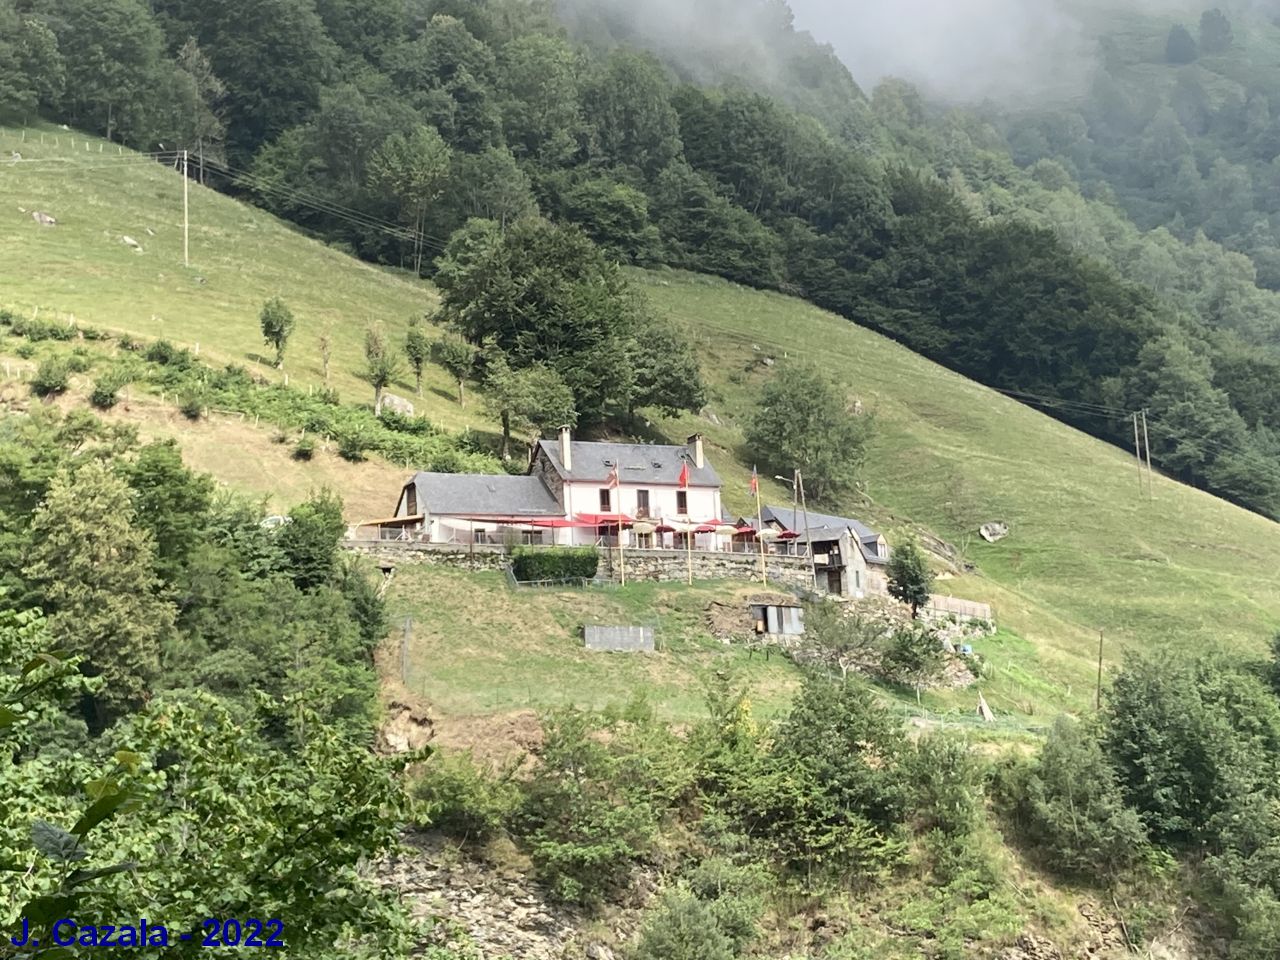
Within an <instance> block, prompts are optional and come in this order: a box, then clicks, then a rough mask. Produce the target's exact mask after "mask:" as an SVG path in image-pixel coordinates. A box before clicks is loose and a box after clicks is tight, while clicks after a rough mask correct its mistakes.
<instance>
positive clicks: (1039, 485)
mask: <svg viewBox="0 0 1280 960" xmlns="http://www.w3.org/2000/svg"><path fill="white" fill-rule="evenodd" d="M24 136H25V139H24ZM41 136H43V138H44V143H43V144H41V143H39V139H40V137H41ZM55 138H57V141H58V142H57V143H56V144H55V143H53V140H54V139H55ZM70 138H74V139H73V140H72V139H70ZM86 143H87V144H88V145H89V148H88V149H87V150H85V149H84V144H86ZM73 144H74V145H73ZM98 145H99V142H98V141H94V140H86V139H85V138H83V137H82V136H81V135H80V134H68V133H66V132H65V131H56V132H55V131H54V130H53V129H52V128H47V129H45V130H43V131H32V130H28V131H26V132H25V134H24V133H23V131H20V130H14V129H5V130H0V156H7V155H9V153H10V152H12V151H18V152H21V153H22V155H23V158H24V160H25V159H28V158H30V159H37V160H41V159H43V160H49V161H51V162H49V163H29V164H28V163H21V164H19V163H13V162H12V161H9V162H5V161H0V217H3V222H4V224H5V226H4V228H3V230H0V290H3V295H2V297H0V299H2V300H3V305H5V306H7V307H9V308H11V309H17V310H19V311H27V310H30V311H35V310H37V309H38V310H39V311H40V312H41V315H45V316H47V315H49V314H53V315H55V316H59V317H63V318H70V317H71V316H74V317H75V318H76V319H77V321H79V322H81V323H85V324H91V325H94V326H98V327H102V328H104V329H107V330H111V331H114V332H117V333H120V334H128V335H131V336H139V337H147V338H151V337H166V338H169V339H171V340H173V341H174V342H176V343H178V344H181V345H184V346H188V347H192V348H194V346H195V345H196V344H197V343H198V344H199V345H200V351H201V358H202V359H204V360H206V361H209V362H213V363H237V364H243V365H248V366H250V367H251V368H252V369H254V370H255V371H256V372H259V373H261V374H262V375H263V376H266V377H281V376H282V374H281V373H280V372H278V371H274V370H272V369H271V368H270V366H269V365H268V364H266V363H264V362H263V361H262V360H261V357H262V355H263V353H264V352H265V349H266V348H265V347H264V345H263V344H262V340H261V335H260V332H259V330H258V322H257V311H258V309H259V308H260V305H261V303H262V302H263V301H264V300H265V299H267V298H268V297H270V296H273V295H280V296H282V297H283V298H284V299H285V300H286V301H287V302H288V303H289V304H290V305H291V306H292V307H293V309H294V311H295V313H296V314H297V316H298V328H297V331H296V332H295V334H294V336H293V338H292V340H291V341H290V346H289V351H288V354H287V358H286V371H285V372H287V373H288V375H289V377H290V380H291V383H292V384H294V385H296V386H298V387H299V388H304V389H315V388H317V387H318V386H320V385H321V383H322V375H321V370H320V356H319V343H318V337H319V335H320V331H322V330H324V329H326V328H328V329H330V330H331V331H332V335H333V337H334V350H333V362H332V375H333V383H334V385H335V386H336V387H337V388H338V389H339V391H340V392H341V394H342V396H343V397H344V399H346V400H348V401H352V402H361V403H367V402H368V400H369V394H370V390H369V388H368V386H367V385H366V384H364V383H363V381H361V380H360V378H359V371H360V368H361V366H362V363H363V358H362V347H361V344H362V338H363V333H364V330H365V328H366V326H367V325H368V324H369V323H370V322H372V321H374V320H378V321H381V322H383V323H384V324H385V326H386V328H387V330H388V332H389V335H391V336H392V337H396V338H398V337H399V336H401V335H402V334H403V330H404V325H405V323H406V322H407V320H408V318H409V317H410V316H413V315H415V314H421V313H423V312H425V311H427V310H429V309H430V308H431V306H432V305H433V303H434V294H433V291H432V289H431V287H430V285H429V284H426V283H422V282H417V281H415V280H413V279H412V278H408V277H406V276H405V275H403V274H401V273H398V272H394V271H389V270H385V269H381V268H378V267H375V266H371V265H368V264H364V263H361V262H358V261H356V260H354V259H352V258H350V257H348V256H346V255H345V254H343V253H341V252H339V251H337V250H333V249H330V248H328V247H326V246H324V245H323V244H321V243H318V242H316V241H314V240H311V239H309V238H306V237H304V236H301V235H299V233H298V232H297V231H296V230H294V229H292V228H290V227H288V226H286V225H285V224H283V223H282V222H280V221H278V220H276V219H275V218H273V217H271V216H269V215H267V214H265V213H263V212H261V211H258V210H255V209H253V208H251V207H248V206H245V205H242V204H239V203H237V202H236V201H234V200H232V199H229V198H227V197H224V196H221V195H218V194H216V193H214V192H213V191H210V190H206V189H203V188H201V187H199V186H197V185H192V187H191V210H192V233H191V249H192V261H193V266H192V268H191V270H189V271H188V270H184V269H183V267H182V263H181V233H180V216H181V180H180V179H179V177H178V176H177V175H176V173H175V172H174V171H172V170H169V169H166V168H164V167H162V166H160V165H157V164H150V163H134V162H127V158H128V155H127V154H117V156H119V157H121V158H123V159H121V160H120V161H111V160H110V159H109V158H110V153H109V150H111V149H115V148H108V147H104V148H103V149H102V151H99V150H98ZM86 157H87V158H88V159H87V160H86V159H85V158H86ZM32 210H41V211H43V212H48V213H50V214H51V215H53V216H55V217H56V218H57V219H58V221H59V223H58V226H56V227H53V228H46V227H41V226H39V225H38V224H36V223H35V222H34V221H33V220H32V218H31V216H30V211H32ZM22 211H27V212H25V213H24V212H22ZM148 231H150V232H148ZM152 234H154V236H153V235H152ZM121 236H130V237H134V238H135V239H137V240H138V241H139V242H140V243H141V244H142V246H143V252H142V253H137V252H135V251H134V250H132V249H131V248H129V247H128V246H126V245H125V244H124V243H123V242H122V241H121V240H120V237H121ZM629 275H630V276H631V278H632V279H633V281H634V282H635V283H636V285H637V287H638V288H640V289H641V290H642V291H643V292H644V293H645V295H646V296H647V297H648V298H649V301H650V302H651V303H652V305H653V307H654V309H655V311H656V312H657V313H659V314H661V315H663V316H668V317H670V318H672V319H674V320H675V321H676V322H677V323H679V324H680V325H681V326H683V327H684V328H685V329H686V330H687V331H688V333H689V335H690V336H691V337H692V339H693V341H694V343H695V346H696V348H697V351H698V355H699V358H700V360H701V363H702V369H703V373H704V376H705V377H706V378H707V380H708V381H709V383H710V384H711V387H712V389H711V400H710V402H709V404H708V406H707V408H706V409H705V410H704V411H703V412H702V414H701V415H700V416H692V415H689V416H684V417H681V418H677V419H674V420H665V419H661V418H657V419H654V420H653V421H652V422H651V424H650V429H649V433H650V435H651V436H652V438H653V439H668V440H680V439H683V438H684V437H685V436H687V435H688V434H691V433H694V432H702V433H705V434H706V435H707V438H708V441H709V443H710V445H711V456H712V458H713V461H714V462H715V463H716V465H717V467H718V468H719V469H720V472H721V473H722V475H723V476H724V478H725V482H726V486H725V501H726V503H727V504H728V505H729V506H730V507H731V508H732V509H734V510H737V511H739V512H742V513H749V512H751V511H752V510H753V509H754V507H753V503H752V500H751V498H750V495H749V493H748V490H747V478H748V476H749V474H750V470H751V466H752V464H753V462H754V461H755V459H756V457H755V456H754V455H753V453H752V452H751V451H748V450H745V449H743V448H742V432H741V424H742V418H743V416H744V414H745V413H746V412H747V411H748V410H749V409H750V407H751V405H752V403H753V402H754V398H755V396H756V395H757V393H758V391H759V389H760V386H761V385H762V384H763V382H764V381H765V379H766V378H767V377H768V376H769V373H770V370H771V369H773V366H771V363H772V364H773V365H775V366H776V364H777V363H785V362H787V361H789V360H797V359H798V360H804V361H808V362H812V363H815V364H817V365H819V366H821V367H822V368H824V369H825V370H827V371H828V372H829V373H830V374H831V375H833V376H835V377H837V378H838V379H839V380H840V381H841V382H842V383H844V384H845V385H846V386H847V389H848V392H849V399H850V402H851V404H852V403H853V402H854V401H855V400H856V401H858V402H860V403H861V409H862V411H863V414H862V415H864V416H873V417H874V418H875V420H876V431H875V442H874V444H873V448H872V450H871V452H870V456H869V458H868V461H867V464H866V468H865V471H864V476H865V484H864V490H863V493H862V495H861V496H858V497H855V498H852V499H849V500H847V501H845V502H837V503H830V504H825V505H823V506H824V507H825V508H827V509H829V510H831V511H833V512H847V513H849V514H852V515H855V516H858V517H861V518H864V519H866V520H867V521H868V522H870V523H873V524H877V525H880V526H881V527H883V528H884V529H885V530H886V531H888V532H889V534H890V536H891V537H903V536H909V535H912V534H913V533H914V532H924V531H928V532H931V533H933V534H936V535H937V536H940V537H942V538H943V539H945V540H947V541H949V542H950V543H952V544H953V545H955V546H956V547H957V548H958V549H959V550H960V551H961V552H962V553H963V555H964V557H965V558H966V560H967V561H968V562H969V563H970V564H972V565H973V567H974V569H973V570H972V571H970V572H968V573H962V574H959V575H950V574H948V575H946V579H943V580H940V581H939V584H938V590H939V592H946V593H951V594H954V595H956V596H962V597H970V598H973V599H980V600H985V601H988V602H990V603H992V604H993V605H994V606H995V608H996V610H997V613H998V615H999V619H1000V622H1001V625H1002V627H1003V628H1005V630H1006V631H1007V632H1006V633H1002V635H1001V637H1000V638H997V640H996V642H994V643H993V645H992V650H991V656H990V662H991V665H992V676H991V677H990V678H989V680H988V685H989V692H988V697H989V699H991V700H992V705H993V707H995V708H996V709H997V710H998V711H1001V710H1002V711H1006V712H1009V713H1016V714H1024V715H1026V714H1037V713H1052V712H1056V711H1057V710H1060V709H1064V708H1065V709H1073V710H1082V709H1086V708H1087V707H1088V706H1089V704H1090V703H1091V702H1092V697H1093V686H1094V678H1095V671H1096V657H1097V648H1098V639H1099V631H1103V632H1104V634H1105V636H1104V655H1105V658H1106V660H1107V662H1108V664H1109V665H1111V666H1114V665H1115V664H1116V663H1117V662H1118V661H1119V659H1120V657H1121V655H1122V651H1123V650H1125V649H1130V648H1132V649H1139V648H1140V649H1147V650H1158V649H1160V648H1162V647H1180V648H1206V647H1221V648H1224V649H1233V650H1238V651H1243V652H1246V653H1248V654H1251V655H1261V654H1262V653H1263V651H1264V650H1265V649H1266V645H1267V643H1268V641H1269V638H1270V636H1271V635H1272V634H1273V633H1274V632H1275V630H1276V628H1277V626H1278V625H1280V536H1277V534H1280V527H1277V525H1276V524H1274V523H1271V522H1270V521H1267V520H1264V519H1262V518H1261V517H1258V516H1256V515H1254V514H1250V513H1248V512H1246V511H1244V510H1241V509H1238V508H1236V507H1233V506H1231V505H1229V504H1227V503H1225V502H1224V501H1221V500H1218V499H1216V498H1214V497H1212V496H1209V495H1207V494H1205V493H1202V492H1199V491H1196V490H1192V489H1190V488H1187V487H1185V486H1182V485H1179V484H1177V483H1174V482H1172V481H1170V480H1167V479H1164V478H1160V477H1157V479H1156V482H1155V485H1154V497H1153V498H1152V499H1147V498H1146V497H1144V496H1141V495H1140V494H1139V486H1138V480H1137V471H1136V469H1135V465H1134V461H1133V458H1132V457H1131V456H1130V455H1128V454H1126V453H1125V452H1124V451H1122V450H1119V449H1117V448H1114V447H1112V446H1110V445H1108V444H1105V443H1102V442H1100V441H1097V440H1095V439H1093V438H1091V437H1089V436H1087V435H1085V434H1083V433H1080V432H1078V431H1075V430H1073V429H1071V428H1068V427H1065V426H1063V425H1062V424H1060V423H1058V422H1056V421H1054V420H1052V419H1051V418H1049V417H1047V416H1045V415H1043V414H1041V413H1038V412H1036V411H1035V410H1033V409H1031V408H1029V407H1027V406H1024V405H1022V404H1020V403H1017V402H1015V401H1014V400H1011V399H1009V398H1007V397H1005V396H1002V395H1001V394H999V393H997V392H994V391H992V390H989V389H986V388H984V387H981V386H979V385H977V384H975V383H973V382H972V381H968V380H966V379H965V378H963V377H960V376H958V375H956V374H953V373H950V372H948V371H946V370H945V369H943V368H942V367H940V366H938V365H936V364H933V363H931V362H929V361H926V360H923V359H922V358H920V357H918V356H917V355H915V354H912V353H911V352H909V351H907V350H906V349H904V348H903V347H901V346H899V345H897V344H895V343H893V342H892V341H890V340H888V339H886V338H884V337H882V336H880V335H878V334H875V333H872V332H870V331H868V330H865V329H863V328H860V327H857V326H856V325H853V324H850V323H848V322H847V321H845V320H842V319H840V318H838V317H836V316H834V315H832V314H829V313H826V312H824V311H821V310H818V309H816V308H814V307H811V306H809V305H807V304H805V303H803V302H801V301H798V300H795V299H792V298H788V297H784V296H781V295H779V294H775V293H768V292H761V291H756V290H751V289H749V288H745V287H740V286H736V285H733V284H730V283H728V282H725V281H722V280H715V279H709V278H706V277H701V276H696V275H689V274H682V273H677V272H671V271H660V272H642V271H631V272H630V274H629ZM398 390H399V392H404V393H410V392H411V391H412V385H411V384H410V383H408V382H407V381H406V380H405V379H404V378H402V381H401V383H400V384H399V385H398ZM418 404H419V411H420V412H421V413H423V414H425V415H426V416H427V417H429V418H430V419H432V420H433V421H435V422H437V423H438V424H440V425H441V426H444V427H446V428H448V429H452V430H458V429H463V428H470V429H477V430H482V431H485V432H492V431H493V429H494V425H493V424H492V422H490V421H489V420H488V419H487V417H486V416H485V413H484V410H483V405H482V404H481V403H479V402H471V403H469V404H468V406H467V407H466V408H465V409H463V408H460V407H459V405H458V403H457V400H456V396H455V393H454V389H453V385H452V384H451V383H450V381H449V379H448V377H447V376H446V375H445V374H444V372H443V371H442V370H440V369H438V368H434V367H431V368H429V370H428V376H427V378H426V383H425V390H424V397H423V398H422V399H421V400H420V401H418ZM142 419H143V420H145V421H147V423H148V424H149V426H148V429H149V430H150V431H151V432H152V433H153V434H154V435H156V436H173V437H177V438H179V439H180V440H181V441H182V442H183V443H184V445H185V446H186V448H187V451H188V457H189V459H191V460H192V461H193V462H194V463H195V464H197V465H199V466H200V467H202V468H206V469H210V470H212V471H213V472H214V473H215V474H216V475H218V476H219V477H220V478H222V479H223V480H224V481H225V482H227V483H229V484H231V485H234V486H238V487H241V488H244V489H248V490H250V491H252V492H257V493H261V494H264V495H268V496H273V497H275V498H279V494H280V493H281V492H282V491H287V492H288V493H289V494H290V495H293V494H296V493H298V492H301V491H303V490H305V489H308V488H309V487H311V486H314V485H316V484H317V483H319V484H321V485H323V484H325V483H335V484H337V485H339V486H340V487H341V488H342V489H343V490H344V492H346V493H347V494H348V496H349V497H355V498H358V501H359V504H360V506H359V508H358V513H359V515H362V516H363V515H367V514H370V513H377V512H379V510H380V509H381V507H375V505H376V504H379V503H380V502H383V501H382V500H381V499H380V498H379V496H378V492H377V490H378V487H380V486H383V485H385V486H387V487H388V488H390V487H391V486H392V485H393V484H392V478H393V477H394V476H396V475H398V474H399V473H402V472H403V468H402V467H389V466H388V465H386V464H382V463H378V462H377V461H376V460H375V461H374V462H371V463H370V464H366V465H361V466H352V465H347V464H338V463H337V462H336V460H335V462H334V463H333V464H332V466H321V465H316V466H313V465H299V464H296V463H295V462H294V461H292V460H290V459H289V458H288V457H287V456H285V455H284V454H283V451H275V450H271V451H268V450H267V448H266V446H265V445H266V444H267V443H269V438H270V434H269V432H268V431H265V430H264V431H249V430H245V429H243V428H241V427H240V426H239V425H235V424H224V425H222V426H216V425H201V426H198V427H191V426H188V425H187V424H186V423H184V422H182V421H181V420H180V419H178V418H172V417H167V416H165V415H163V414H162V413H160V412H158V411H148V412H146V413H145V414H144V415H143V417H142ZM224 447H235V448H236V449H235V455H234V456H222V455H221V453H222V452H223V448H224ZM255 451H256V452H255ZM324 462H325V463H327V461H324ZM254 464H262V465H264V466H263V467H262V468H261V469H260V468H259V467H258V466H255V465H254ZM764 481H765V483H764V488H765V498H766V500H767V501H772V502H785V501H786V500H788V499H789V498H790V495H791V491H790V488H789V486H784V485H783V484H781V483H778V482H776V481H774V480H772V479H771V478H770V477H769V476H765V478H764ZM393 500H394V490H392V489H388V492H387V495H386V497H385V502H391V501H393ZM349 512H350V511H349ZM355 515H356V514H352V516H353V517H354V516H355ZM987 520H1003V521H1006V522H1008V523H1009V524H1010V526H1011V528H1012V535H1011V536H1010V537H1009V538H1008V539H1007V540H1005V541H1003V542H1001V543H999V544H995V545H989V544H986V543H985V542H983V541H982V540H981V539H979V538H978V537H977V535H976V531H977V527H978V526H979V525H980V524H981V523H982V522H984V521H987ZM474 706H476V704H468V705H466V709H471V708H472V707H474ZM956 706H957V708H958V707H959V704H956ZM459 707H460V708H461V707H462V705H461V704H459ZM686 710H687V704H686V705H685V706H683V707H681V708H679V709H677V711H676V712H677V713H684V712H685V711H686Z"/></svg>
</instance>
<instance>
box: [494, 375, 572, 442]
mask: <svg viewBox="0 0 1280 960" xmlns="http://www.w3.org/2000/svg"><path fill="white" fill-rule="evenodd" d="M484 360H485V398H486V400H487V401H488V404H489V406H490V408H491V409H492V410H493V412H494V413H496V414H497V417H498V420H499V421H500V422H501V423H502V451H501V455H502V459H504V460H506V459H507V458H508V457H509V456H510V455H511V437H512V434H515V435H516V436H518V437H520V438H521V439H522V440H524V441H526V442H527V443H529V444H532V443H533V441H534V440H536V439H537V438H538V437H540V436H543V435H545V434H546V433H547V432H548V431H551V430H554V429H556V428H557V427H563V426H569V427H572V426H574V425H575V424H576V423H577V420H578V413H577V411H576V410H575V409H574V405H573V391H572V390H570V389H569V385H568V384H566V383H565V382H564V379H563V378H562V377H561V376H560V375H559V374H558V373H556V372H555V370H553V369H551V368H550V367H547V366H544V365H542V364H534V365H533V366H530V367H525V368H524V369H522V370H512V369H511V365H510V364H509V363H507V359H506V357H504V356H502V355H501V354H500V353H499V352H497V351H496V350H489V351H486V352H485V355H484Z"/></svg>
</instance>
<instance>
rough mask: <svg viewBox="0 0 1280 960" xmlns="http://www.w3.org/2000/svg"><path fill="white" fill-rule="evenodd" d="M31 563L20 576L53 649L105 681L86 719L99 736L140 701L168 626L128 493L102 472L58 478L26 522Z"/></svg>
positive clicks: (87, 469) (152, 556) (170, 616)
mask: <svg viewBox="0 0 1280 960" xmlns="http://www.w3.org/2000/svg"><path fill="white" fill-rule="evenodd" d="M27 559H28V562H27V566H26V569H25V571H24V573H25V575H26V577H27V578H28V579H29V580H30V581H31V582H32V584H33V585H34V586H35V587H36V588H37V590H39V591H40V593H41V595H42V602H43V603H42V605H43V607H44V609H45V611H46V612H47V613H48V614H49V629H50V632H51V634H52V635H53V637H54V639H55V640H56V641H57V642H58V643H59V645H60V646H62V647H64V648H65V649H67V650H68V651H70V652H71V653H74V654H77V655H80V656H83V657H85V658H86V662H85V665H84V670H85V672H86V673H88V674H90V675H93V676H99V677H101V678H102V681H103V685H102V687H101V688H100V689H99V690H97V691H96V692H95V693H94V694H93V695H92V697H91V698H90V702H89V703H88V704H87V706H88V707H89V715H88V717H87V718H86V719H87V720H88V722H89V724H90V726H91V727H92V728H94V729H97V730H101V729H104V728H105V727H106V726H107V725H108V724H109V723H110V722H111V721H112V720H113V719H115V718H116V717H118V716H120V715H121V714H122V713H124V712H126V711H127V710H130V709H133V708H136V707H137V706H139V705H140V704H142V703H143V702H145V701H146V699H147V697H148V693H149V690H150V686H151V683H152V681H153V680H155V678H156V677H157V676H158V674H159V672H160V651H161V646H162V644H163V642H164V640H165V639H166V638H167V637H168V636H169V634H170V633H171V632H172V630H173V622H174V609H173V607H172V606H171V605H170V604H169V603H167V602H166V601H165V600H163V599H162V598H161V597H160V595H159V593H158V590H159V587H160V581H159V579H158V578H157V576H156V574H155V562H156V553H155V543H154V541H153V540H152V538H151V536H150V534H148V533H146V532H145V531H144V530H142V529H140V528H139V527H137V526H135V525H134V510H133V505H132V502H131V499H130V495H129V487H128V486H127V485H126V484H125V482H124V481H123V480H122V479H120V478H119V477H118V476H116V475H115V474H114V473H112V471H111V470H110V469H109V468H108V467H107V466H106V465H105V464H102V463H98V462H93V463H88V464H86V465H85V466H83V467H81V468H80V469H79V470H77V471H75V473H71V472H69V471H63V472H62V473H60V474H58V476H57V477H55V478H54V480H53V483H52V484H51V486H50V488H49V493H48V496H47V497H46V498H45V500H44V502H43V503H42V504H41V505H40V507H39V509H37V510H36V513H35V516H34V517H33V518H32V521H31V547H30V550H29V553H28V558H27Z"/></svg>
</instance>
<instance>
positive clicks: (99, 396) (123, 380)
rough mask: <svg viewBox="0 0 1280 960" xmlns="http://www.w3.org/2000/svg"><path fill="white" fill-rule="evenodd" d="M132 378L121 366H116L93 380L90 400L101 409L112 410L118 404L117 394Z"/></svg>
mask: <svg viewBox="0 0 1280 960" xmlns="http://www.w3.org/2000/svg"><path fill="white" fill-rule="evenodd" d="M131 379H132V378H131V377H130V375H129V372H128V371H127V370H125V369H123V368H121V367H114V368H112V369H110V370H108V371H107V372H106V373H104V374H103V375H102V376H100V377H98V379H97V380H95V381H94V382H93V392H92V393H90V394H89V402H90V403H92V404H93V405H94V406H95V407H97V408H98V409H99V410H110V409H111V408H112V407H114V406H115V405H116V401H117V395H118V394H119V393H120V391H121V389H123V388H124V386H125V385H126V384H127V383H129V381H130V380H131Z"/></svg>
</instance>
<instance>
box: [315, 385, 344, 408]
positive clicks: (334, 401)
mask: <svg viewBox="0 0 1280 960" xmlns="http://www.w3.org/2000/svg"><path fill="white" fill-rule="evenodd" d="M317 396H319V397H320V402H321V403H323V404H326V405H328V406H330V407H336V406H337V405H338V404H340V403H341V402H342V398H341V397H339V396H338V391H337V390H335V389H334V388H333V387H324V388H322V389H321V391H320V393H319V394H317Z"/></svg>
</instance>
